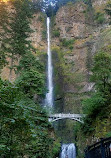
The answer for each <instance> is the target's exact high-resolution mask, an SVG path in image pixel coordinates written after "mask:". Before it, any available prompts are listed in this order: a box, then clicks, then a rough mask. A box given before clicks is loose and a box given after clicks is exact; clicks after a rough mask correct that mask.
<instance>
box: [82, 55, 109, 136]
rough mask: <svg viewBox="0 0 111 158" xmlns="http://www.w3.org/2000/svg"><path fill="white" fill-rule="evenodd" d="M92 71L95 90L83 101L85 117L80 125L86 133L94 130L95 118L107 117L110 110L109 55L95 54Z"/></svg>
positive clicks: (89, 133)
mask: <svg viewBox="0 0 111 158" xmlns="http://www.w3.org/2000/svg"><path fill="white" fill-rule="evenodd" d="M92 72H93V73H92V76H91V81H93V82H95V88H96V92H95V93H94V94H93V95H92V96H91V98H88V99H86V100H84V101H83V112H84V113H85V114H86V117H85V118H84V124H83V125H82V126H81V130H82V131H83V133H84V134H88V135H91V134H92V133H94V131H95V130H96V128H95V124H96V122H98V121H97V120H103V119H104V118H107V117H108V116H109V114H110V112H111V111H110V110H111V108H110V104H111V93H110V92H111V88H110V87H111V56H110V55H108V54H107V53H104V52H100V53H98V54H97V55H95V57H94V65H93V68H92ZM100 122H101V121H100Z"/></svg>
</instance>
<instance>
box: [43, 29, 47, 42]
mask: <svg viewBox="0 0 111 158" xmlns="http://www.w3.org/2000/svg"><path fill="white" fill-rule="evenodd" d="M46 38H47V31H46V30H43V31H42V39H43V40H46Z"/></svg>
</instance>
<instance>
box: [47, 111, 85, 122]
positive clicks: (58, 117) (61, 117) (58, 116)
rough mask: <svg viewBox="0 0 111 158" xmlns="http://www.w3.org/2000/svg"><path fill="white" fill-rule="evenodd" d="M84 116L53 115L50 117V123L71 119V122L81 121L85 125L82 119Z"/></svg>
mask: <svg viewBox="0 0 111 158" xmlns="http://www.w3.org/2000/svg"><path fill="white" fill-rule="evenodd" d="M84 116H85V115H84V114H70V113H69V114H63V113H60V114H51V115H50V116H49V121H50V122H55V121H58V120H61V119H71V120H75V121H79V122H81V123H83V121H82V118H83V117H84Z"/></svg>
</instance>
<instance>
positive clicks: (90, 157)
mask: <svg viewBox="0 0 111 158" xmlns="http://www.w3.org/2000/svg"><path fill="white" fill-rule="evenodd" d="M85 158H111V137H109V138H106V139H101V141H100V142H98V143H96V144H94V145H91V146H88V147H87V148H86V150H85Z"/></svg>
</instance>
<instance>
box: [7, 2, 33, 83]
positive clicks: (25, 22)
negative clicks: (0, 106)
mask: <svg viewBox="0 0 111 158" xmlns="http://www.w3.org/2000/svg"><path fill="white" fill-rule="evenodd" d="M11 5H12V6H13V8H14V10H13V11H11V14H10V17H9V19H10V24H9V28H10V30H9V39H8V46H7V52H8V54H9V55H8V56H9V57H10V59H11V64H10V74H9V80H10V81H11V76H12V70H13V69H14V68H15V67H14V61H15V60H16V59H17V58H20V56H23V55H24V54H26V53H28V52H29V51H31V50H32V49H33V47H32V45H31V41H30V40H29V37H30V35H31V33H32V30H31V28H30V23H31V19H32V9H31V2H30V1H29V0H14V1H11ZM13 12H14V14H13Z"/></svg>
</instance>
